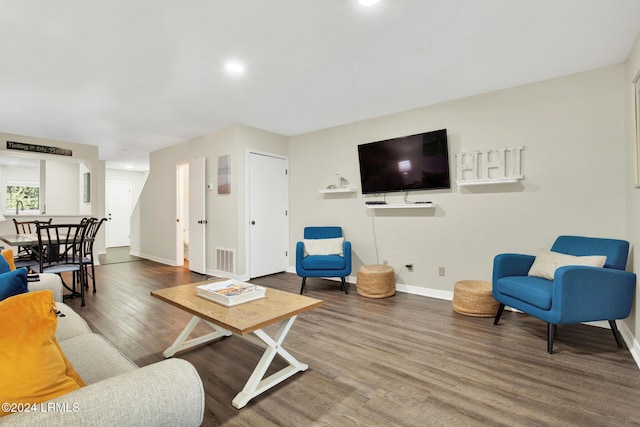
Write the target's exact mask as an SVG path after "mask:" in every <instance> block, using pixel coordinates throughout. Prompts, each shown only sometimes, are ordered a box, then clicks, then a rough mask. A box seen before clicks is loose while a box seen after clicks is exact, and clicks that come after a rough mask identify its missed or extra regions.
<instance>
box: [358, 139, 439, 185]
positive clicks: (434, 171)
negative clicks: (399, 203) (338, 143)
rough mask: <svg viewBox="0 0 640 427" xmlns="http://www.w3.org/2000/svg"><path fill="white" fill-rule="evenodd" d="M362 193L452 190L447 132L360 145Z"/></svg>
mask: <svg viewBox="0 0 640 427" xmlns="http://www.w3.org/2000/svg"><path fill="white" fill-rule="evenodd" d="M358 158H359V161H360V182H361V184H362V194H376V193H387V192H392V191H412V190H435V189H442V188H451V181H450V177H449V150H448V147H447V130H446V129H441V130H436V131H432V132H425V133H420V134H416V135H410V136H403V137H400V138H393V139H387V140H384V141H378V142H371V143H368V144H361V145H358Z"/></svg>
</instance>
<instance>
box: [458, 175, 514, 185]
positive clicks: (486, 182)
mask: <svg viewBox="0 0 640 427" xmlns="http://www.w3.org/2000/svg"><path fill="white" fill-rule="evenodd" d="M522 178H523V177H522V176H514V177H508V178H490V179H469V180H465V181H456V184H458V187H465V186H469V185H492V184H514V183H516V182H518V181H520V180H521V179H522Z"/></svg>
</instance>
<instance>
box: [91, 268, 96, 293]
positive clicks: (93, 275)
mask: <svg viewBox="0 0 640 427" xmlns="http://www.w3.org/2000/svg"><path fill="white" fill-rule="evenodd" d="M91 281H92V282H93V293H94V294H95V293H96V269H95V268H94V265H93V260H91Z"/></svg>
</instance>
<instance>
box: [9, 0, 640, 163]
mask: <svg viewBox="0 0 640 427" xmlns="http://www.w3.org/2000/svg"><path fill="white" fill-rule="evenodd" d="M639 32H640V1H638V0H535V1H526V0H380V2H379V3H378V4H377V5H375V6H372V7H369V8H364V7H362V6H360V5H359V4H358V3H357V1H356V0H189V1H180V0H108V1H107V0H55V1H52V0H0V131H1V132H6V133H15V134H21V135H30V136H37V137H43V138H50V139H56V140H62V141H72V142H77V143H83V144H91V145H98V146H99V147H100V158H101V159H103V160H106V161H107V166H110V167H124V166H125V165H127V164H131V165H134V166H135V167H136V168H138V169H141V168H145V167H146V165H147V159H148V153H149V152H151V151H154V150H157V149H160V148H163V147H166V146H169V145H172V144H175V143H178V142H181V141H185V140H187V139H190V138H192V137H194V136H198V135H202V134H205V133H209V132H211V131H214V130H216V129H219V128H223V127H226V126H229V125H233V124H237V123H242V124H246V125H250V126H254V127H257V128H261V129H265V130H269V131H272V132H276V133H279V134H283V135H295V134H300V133H304V132H308V131H313V130H317V129H322V128H326V127H331V126H335V125H339V124H344V123H349V122H353V121H356V120H361V119H364V118H371V117H376V116H381V115H385V114H389V113H394V112H398V111H403V110H408V109H412V108H416V107H420V106H425V105H430V104H434V103H438V102H442V101H446V100H451V99H456V98H461V97H465V96H469V95H474V94H479V93H484V92H489V91H493V90H496V89H502V88H506V87H512V86H516V85H521V84H525V83H530V82H534V81H539V80H544V79H548V78H552V77H557V76H561V75H566V74H571V73H575V72H580V71H585V70H590V69H595V68H599V67H604V66H608V65H613V64H619V63H622V62H624V61H625V60H626V58H627V55H628V53H629V51H630V49H631V47H632V45H633V43H634V41H635V39H636V37H637V35H638V33H639ZM228 58H239V59H242V60H243V61H244V62H245V63H246V65H247V70H246V72H245V74H244V75H243V76H241V77H237V76H236V77H230V76H227V75H226V74H225V73H224V71H223V63H224V61H225V60H226V59H228Z"/></svg>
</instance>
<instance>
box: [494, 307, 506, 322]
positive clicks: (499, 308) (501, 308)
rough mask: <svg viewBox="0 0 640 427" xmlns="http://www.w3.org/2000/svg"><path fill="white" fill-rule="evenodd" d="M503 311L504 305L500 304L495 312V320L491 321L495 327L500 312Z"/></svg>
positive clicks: (500, 315) (500, 314)
mask: <svg viewBox="0 0 640 427" xmlns="http://www.w3.org/2000/svg"><path fill="white" fill-rule="evenodd" d="M503 311H504V304H500V306H499V307H498V311H497V312H496V318H495V319H493V324H494V325H497V324H498V322H499V321H500V317H502V312H503Z"/></svg>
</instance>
